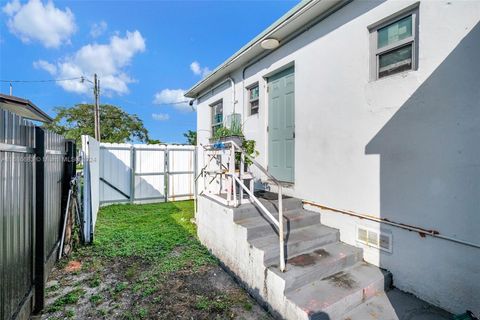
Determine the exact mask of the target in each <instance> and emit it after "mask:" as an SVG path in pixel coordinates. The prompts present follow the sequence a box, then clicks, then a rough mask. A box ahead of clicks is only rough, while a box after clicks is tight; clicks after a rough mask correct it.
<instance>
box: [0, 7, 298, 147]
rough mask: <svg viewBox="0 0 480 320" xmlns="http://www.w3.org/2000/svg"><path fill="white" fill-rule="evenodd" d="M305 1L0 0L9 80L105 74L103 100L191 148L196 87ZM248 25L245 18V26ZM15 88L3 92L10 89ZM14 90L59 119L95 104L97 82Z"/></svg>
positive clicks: (2, 73) (2, 72) (3, 61)
mask: <svg viewBox="0 0 480 320" xmlns="http://www.w3.org/2000/svg"><path fill="white" fill-rule="evenodd" d="M296 3H297V1H56V2H51V1H49V2H47V1H41V0H29V1H19V0H11V1H0V6H1V8H2V10H1V12H0V16H1V19H0V21H1V26H0V46H1V49H0V78H1V79H2V80H17V79H19V80H43V79H59V78H73V77H78V76H81V75H82V74H83V75H85V76H87V77H92V74H93V72H97V73H99V74H100V81H101V82H100V83H101V86H102V89H103V96H102V97H101V103H105V104H106V103H108V104H114V105H118V106H120V107H122V108H123V109H124V110H126V111H127V112H129V113H136V114H138V115H139V116H140V118H141V119H142V120H143V121H144V123H145V126H146V128H147V129H148V130H149V133H150V137H151V138H153V139H160V140H162V141H164V142H177V143H181V142H184V141H185V139H184V137H183V133H184V132H185V131H187V130H188V129H195V126H196V121H195V116H196V115H195V113H194V112H192V111H191V109H189V107H188V106H187V105H185V104H177V105H168V104H165V103H168V102H172V101H178V100H179V99H181V100H183V98H182V97H181V93H182V90H185V89H188V88H189V87H190V86H192V85H193V84H194V83H196V82H197V81H199V80H200V79H201V78H202V76H204V75H205V74H206V73H208V72H209V70H213V69H214V68H215V67H217V66H218V65H219V64H220V63H222V62H223V61H224V60H225V59H226V58H228V57H229V56H230V55H232V54H233V53H234V52H235V51H237V50H238V49H239V48H240V47H242V46H243V45H244V44H245V43H247V42H248V41H249V40H251V39H252V38H253V37H254V36H256V35H257V34H258V33H260V32H261V31H262V30H263V29H265V28H266V27H268V26H269V25H270V24H271V23H272V22H274V21H275V20H276V19H278V18H279V17H280V16H282V15H283V14H284V13H285V12H287V11H288V10H289V9H290V8H292V7H293V6H294V5H295V4H296ZM239 21H241V22H239ZM8 91H9V85H8V83H1V84H0V92H2V93H8ZM13 94H14V95H16V96H20V97H24V98H27V99H30V100H31V101H32V102H34V103H35V104H36V105H38V106H39V107H41V108H42V109H44V110H45V111H46V112H48V113H49V114H50V115H54V112H53V108H54V107H56V106H72V105H74V104H75V103H81V102H88V103H91V102H92V100H93V98H92V93H91V89H90V88H89V87H88V86H87V84H81V83H80V82H79V81H78V80H74V81H65V82H59V83H17V84H14V88H13Z"/></svg>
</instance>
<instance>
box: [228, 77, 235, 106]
mask: <svg viewBox="0 0 480 320" xmlns="http://www.w3.org/2000/svg"><path fill="white" fill-rule="evenodd" d="M227 80H228V81H230V85H231V86H232V105H233V114H235V104H236V103H237V101H235V81H233V79H232V77H230V76H229V77H228V78H227Z"/></svg>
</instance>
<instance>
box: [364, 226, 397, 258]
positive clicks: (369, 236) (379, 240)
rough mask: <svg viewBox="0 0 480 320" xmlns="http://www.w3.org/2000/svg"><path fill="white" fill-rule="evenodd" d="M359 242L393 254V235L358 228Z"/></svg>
mask: <svg viewBox="0 0 480 320" xmlns="http://www.w3.org/2000/svg"><path fill="white" fill-rule="evenodd" d="M357 242H360V243H363V244H365V245H367V246H370V247H374V248H377V249H380V250H383V251H387V252H390V253H391V252H392V235H391V234H388V233H382V232H379V231H377V230H373V229H370V228H366V227H363V226H357Z"/></svg>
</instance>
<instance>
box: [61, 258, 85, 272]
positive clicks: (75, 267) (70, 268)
mask: <svg viewBox="0 0 480 320" xmlns="http://www.w3.org/2000/svg"><path fill="white" fill-rule="evenodd" d="M81 268H82V263H81V262H80V261H75V260H72V261H70V262H69V263H68V264H67V266H66V267H65V271H66V272H76V271H79V270H80V269H81Z"/></svg>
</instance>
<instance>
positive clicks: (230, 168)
mask: <svg viewBox="0 0 480 320" xmlns="http://www.w3.org/2000/svg"><path fill="white" fill-rule="evenodd" d="M203 149H204V151H205V155H206V156H207V157H208V159H206V161H205V166H204V167H203V168H202V170H201V172H200V175H203V178H204V191H205V189H207V190H209V185H210V184H211V183H212V182H213V181H215V180H216V177H218V176H219V175H220V181H219V183H220V188H219V195H220V194H221V191H222V182H223V181H222V180H223V177H222V176H225V178H226V180H227V188H226V189H227V194H226V204H227V205H229V206H232V204H233V206H234V207H237V206H238V205H239V204H240V203H241V202H242V200H243V198H244V194H243V192H245V193H247V195H248V196H249V197H250V200H251V201H252V202H253V203H255V204H256V205H257V206H258V207H259V208H260V209H261V210H262V211H263V213H265V215H266V216H267V217H268V218H269V219H270V220H271V221H272V222H273V224H274V225H275V226H276V227H277V228H278V237H279V249H280V271H282V272H284V271H285V247H284V246H285V241H284V240H285V237H284V228H283V201H282V198H283V195H282V184H281V183H280V181H278V180H277V179H276V178H275V177H274V176H272V174H270V173H269V172H268V171H267V169H265V168H264V167H263V166H262V165H261V164H259V163H258V162H257V161H256V160H255V159H254V158H253V157H251V156H250V155H249V154H247V153H246V152H245V151H244V150H243V148H241V147H240V146H238V145H237V144H236V143H235V142H234V141H225V142H220V143H216V144H208V145H203ZM218 152H224V153H225V152H226V155H227V157H228V163H227V165H224V163H223V161H222V159H221V155H220V157H219V154H218ZM237 153H239V154H240V163H239V164H240V167H239V170H238V176H237V173H236V167H235V161H236V154H237ZM219 158H220V159H219ZM214 159H216V160H217V161H216V163H217V167H218V168H217V170H207V168H208V167H209V165H210V164H211V163H212V161H213V160H214ZM245 159H248V160H249V161H250V162H251V164H253V165H254V166H255V167H256V168H257V169H259V170H260V171H261V172H262V173H263V174H264V175H265V176H267V177H268V178H269V180H270V181H271V182H273V183H274V184H275V185H276V186H277V190H278V219H277V218H275V216H274V215H273V214H272V213H271V212H270V211H269V210H268V209H267V208H266V207H265V206H264V205H263V203H262V202H261V201H260V200H259V199H258V198H257V197H256V196H255V194H254V190H253V176H251V178H252V179H249V180H250V186H247V185H246V184H245V183H244V177H245ZM200 175H199V176H200ZM212 175H213V179H210V181H209V182H208V183H207V177H208V176H212ZM237 184H238V185H239V186H240V190H239V197H238V198H239V199H238V198H237ZM207 194H210V195H212V193H211V192H207ZM232 198H233V199H232ZM215 199H216V200H220V201H221V202H223V203H225V201H222V200H224V199H223V198H221V197H215Z"/></svg>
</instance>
